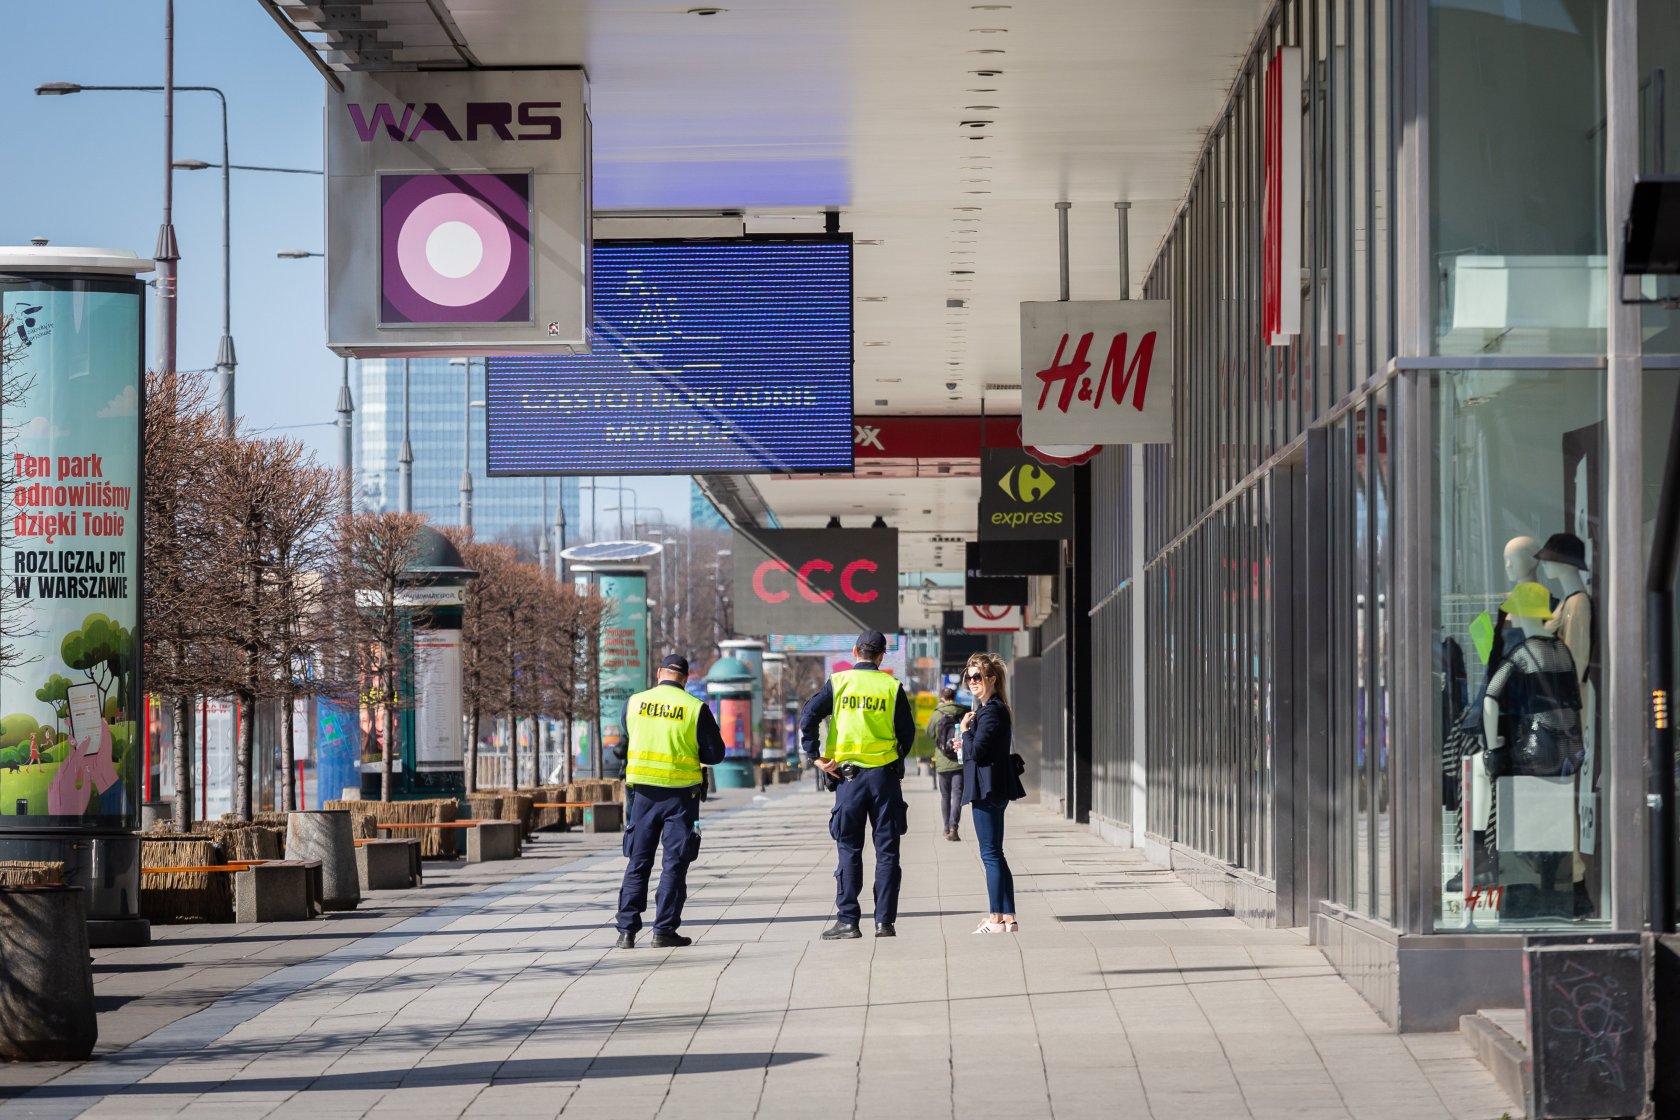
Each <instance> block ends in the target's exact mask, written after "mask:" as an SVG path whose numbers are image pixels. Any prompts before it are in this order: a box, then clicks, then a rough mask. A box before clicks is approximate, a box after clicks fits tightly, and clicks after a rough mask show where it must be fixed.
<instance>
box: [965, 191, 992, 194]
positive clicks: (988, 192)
mask: <svg viewBox="0 0 1680 1120" xmlns="http://www.w3.org/2000/svg"><path fill="white" fill-rule="evenodd" d="M963 193H964V194H991V193H992V192H991V191H964V192H963Z"/></svg>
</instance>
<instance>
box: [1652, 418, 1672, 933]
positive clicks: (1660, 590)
mask: <svg viewBox="0 0 1680 1120" xmlns="http://www.w3.org/2000/svg"><path fill="white" fill-rule="evenodd" d="M1668 430H1669V444H1668V462H1667V463H1666V464H1665V465H1664V467H1663V482H1662V496H1661V498H1660V500H1659V502H1658V505H1657V525H1656V533H1655V535H1654V538H1653V540H1652V542H1651V567H1650V570H1649V573H1648V574H1647V576H1646V583H1645V652H1646V661H1647V663H1648V664H1647V672H1648V673H1649V674H1650V688H1651V699H1650V706H1651V714H1650V744H1649V748H1648V749H1649V752H1650V753H1649V756H1648V757H1647V759H1646V764H1645V782H1646V787H1645V792H1646V797H1645V804H1646V823H1647V829H1646V832H1647V836H1648V843H1649V845H1650V852H1649V857H1650V858H1649V861H1648V866H1649V874H1650V885H1649V888H1648V893H1649V897H1648V902H1649V914H1648V918H1647V920H1648V921H1649V922H1650V923H1651V929H1652V930H1653V931H1654V932H1656V933H1672V932H1673V931H1674V928H1675V920H1676V917H1677V915H1676V913H1675V889H1674V859H1675V836H1674V727H1673V723H1674V720H1673V716H1672V713H1671V711H1670V708H1671V706H1672V701H1671V696H1672V694H1673V688H1674V575H1675V562H1676V560H1677V559H1680V396H1677V397H1676V398H1675V402H1674V419H1673V420H1672V421H1671V422H1670V424H1669V429H1668Z"/></svg>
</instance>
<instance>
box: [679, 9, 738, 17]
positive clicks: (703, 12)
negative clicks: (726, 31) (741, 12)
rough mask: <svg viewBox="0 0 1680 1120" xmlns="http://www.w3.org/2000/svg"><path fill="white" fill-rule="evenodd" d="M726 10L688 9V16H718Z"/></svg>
mask: <svg viewBox="0 0 1680 1120" xmlns="http://www.w3.org/2000/svg"><path fill="white" fill-rule="evenodd" d="M728 10H729V9H728V8H690V9H689V10H688V14H689V15H691V16H720V15H722V14H723V13H724V12H727V11H728Z"/></svg>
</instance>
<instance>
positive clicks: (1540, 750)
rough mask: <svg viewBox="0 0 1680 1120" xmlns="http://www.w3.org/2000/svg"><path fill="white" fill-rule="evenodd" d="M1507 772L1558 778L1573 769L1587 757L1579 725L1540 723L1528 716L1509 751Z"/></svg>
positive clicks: (1577, 767) (1576, 768) (1575, 769)
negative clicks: (1570, 726) (1563, 726)
mask: <svg viewBox="0 0 1680 1120" xmlns="http://www.w3.org/2000/svg"><path fill="white" fill-rule="evenodd" d="M1506 753H1509V754H1510V756H1511V758H1510V766H1511V769H1510V770H1509V771H1508V773H1512V774H1521V775H1524V776H1527V777H1534V778H1561V777H1566V776H1568V775H1570V774H1573V773H1576V772H1577V771H1578V770H1580V769H1581V763H1582V762H1583V761H1584V760H1585V759H1586V755H1587V752H1586V746H1585V744H1584V743H1583V742H1582V741H1581V734H1580V731H1579V728H1578V727H1577V728H1576V729H1574V730H1571V729H1568V728H1562V727H1554V726H1552V725H1551V724H1549V723H1543V722H1541V720H1540V719H1539V717H1537V716H1536V717H1530V718H1529V720H1528V724H1527V726H1526V727H1523V728H1522V729H1521V730H1520V732H1519V733H1518V735H1517V742H1516V745H1515V746H1514V747H1513V748H1511V750H1510V751H1509V752H1506Z"/></svg>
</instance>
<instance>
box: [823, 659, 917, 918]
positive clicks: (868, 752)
mask: <svg viewBox="0 0 1680 1120" xmlns="http://www.w3.org/2000/svg"><path fill="white" fill-rule="evenodd" d="M886 652H887V639H886V637H885V636H884V635H882V634H881V632H880V631H878V630H865V631H864V632H863V633H861V634H859V635H858V639H857V645H856V646H854V647H853V649H852V660H853V662H854V664H853V665H852V667H851V668H850V669H846V670H843V671H841V672H838V673H835V674H834V675H833V676H831V677H829V678H828V680H827V682H826V683H824V684H823V686H822V689H821V691H819V692H818V693H817V694H816V695H815V696H813V697H811V699H810V700H808V701H806V702H805V710H804V711H802V712H801V713H800V715H799V734H800V738H801V740H802V742H803V743H804V747H805V753H806V754H807V755H809V756H810V758H811V759H812V761H813V762H815V763H816V766H817V768H818V769H819V770H821V771H822V774H821V775H819V780H820V781H823V782H826V783H827V785H828V788H830V789H832V790H834V811H833V812H831V813H830V814H829V817H828V833H829V835H830V836H832V837H834V843H835V846H836V847H837V848H838V850H839V860H838V866H836V867H835V869H834V882H835V892H834V924H833V925H832V926H830V927H829V928H828V929H826V930H824V931H823V935H822V938H823V940H824V941H841V940H846V939H849V938H854V937H862V936H863V934H862V933H860V932H859V931H858V922H859V921H860V920H861V919H862V917H863V911H862V910H861V909H860V908H859V907H858V893H859V892H860V891H861V890H862V889H863V832H864V827H865V825H867V826H868V828H869V832H870V835H871V837H872V838H873V839H874V841H875V936H876V937H894V936H896V935H897V932H898V931H897V929H896V928H894V923H896V922H897V921H898V884H899V868H898V844H899V838H900V837H901V836H903V835H904V823H905V822H904V813H905V804H904V791H903V788H902V786H903V781H904V756H905V755H907V754H909V753H910V748H911V747H912V746H914V745H915V742H916V717H915V715H914V714H913V713H912V712H911V710H910V698H909V697H908V696H907V695H905V692H904V688H903V686H902V685H901V684H900V683H899V682H898V681H897V680H896V679H895V678H894V677H893V676H892V675H891V674H889V673H884V672H882V671H881V658H882V656H884V655H885V654H886ZM825 719H826V720H828V736H827V739H826V741H824V742H823V743H820V744H819V743H818V742H817V736H818V731H819V729H820V728H821V726H822V722H823V720H825Z"/></svg>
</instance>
